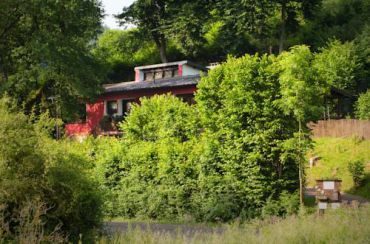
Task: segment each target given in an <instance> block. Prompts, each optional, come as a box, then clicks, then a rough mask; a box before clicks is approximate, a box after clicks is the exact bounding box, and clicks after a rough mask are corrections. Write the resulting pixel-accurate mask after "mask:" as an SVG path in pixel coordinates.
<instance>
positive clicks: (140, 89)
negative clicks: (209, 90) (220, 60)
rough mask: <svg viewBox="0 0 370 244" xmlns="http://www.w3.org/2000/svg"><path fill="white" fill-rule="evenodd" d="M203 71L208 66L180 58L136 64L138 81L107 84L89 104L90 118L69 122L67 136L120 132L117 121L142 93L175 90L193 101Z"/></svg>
mask: <svg viewBox="0 0 370 244" xmlns="http://www.w3.org/2000/svg"><path fill="white" fill-rule="evenodd" d="M201 72H207V68H205V67H202V66H199V65H197V64H194V63H192V62H190V61H186V60H185V61H179V62H171V63H163V64H155V65H148V66H141V67H136V68H135V81H131V82H121V83H117V84H107V85H104V93H103V94H101V96H100V97H99V99H98V100H97V101H96V102H95V103H92V104H87V105H86V122H84V123H74V124H67V125H66V126H65V131H66V134H67V136H79V137H80V136H86V135H89V134H94V135H117V134H119V132H118V130H117V128H116V127H115V125H114V124H115V123H114V121H115V120H116V119H118V118H120V119H122V117H124V116H125V115H126V114H127V112H129V110H130V106H131V104H132V103H138V102H139V99H140V98H141V97H150V96H153V95H155V94H164V93H172V94H173V95H175V96H178V97H181V98H182V99H184V101H187V102H192V101H193V97H194V92H195V90H196V86H197V84H198V82H199V80H200V74H201Z"/></svg>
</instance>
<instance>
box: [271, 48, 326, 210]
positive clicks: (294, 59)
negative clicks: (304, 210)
mask: <svg viewBox="0 0 370 244" xmlns="http://www.w3.org/2000/svg"><path fill="white" fill-rule="evenodd" d="M278 59H279V61H278V67H279V69H280V74H279V82H280V89H281V100H280V101H279V104H280V107H281V109H282V111H283V112H284V113H285V114H290V115H292V116H293V117H294V118H295V119H296V120H297V121H298V128H297V129H296V130H297V131H298V151H297V160H298V165H299V183H300V203H301V205H303V187H304V163H303V162H304V155H305V149H307V147H306V145H307V143H305V142H304V140H307V139H306V138H309V137H306V136H304V133H307V132H308V128H307V123H308V122H311V121H316V120H317V119H319V118H320V115H321V111H322V106H323V98H324V95H325V94H326V93H327V92H328V89H329V87H328V84H327V83H326V81H325V78H324V79H317V72H316V70H315V69H314V68H313V65H312V63H313V61H314V55H313V54H312V53H311V51H310V49H309V48H308V47H307V46H296V47H293V48H292V49H291V51H290V52H284V53H282V54H281V55H280V56H279V58H278Z"/></svg>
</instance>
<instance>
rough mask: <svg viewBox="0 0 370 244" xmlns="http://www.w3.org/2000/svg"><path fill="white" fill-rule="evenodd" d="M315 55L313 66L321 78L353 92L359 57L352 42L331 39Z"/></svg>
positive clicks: (332, 84)
mask: <svg viewBox="0 0 370 244" xmlns="http://www.w3.org/2000/svg"><path fill="white" fill-rule="evenodd" d="M320 51H321V52H320V53H318V54H316V55H315V61H314V65H313V66H314V68H315V69H316V70H317V73H318V75H319V76H320V78H321V79H322V80H325V81H326V82H327V83H328V84H329V85H331V86H334V87H336V88H339V89H344V90H347V91H351V92H354V91H355V89H356V78H357V79H358V77H356V72H357V70H358V69H359V67H360V65H361V64H360V60H359V57H358V56H357V55H356V49H355V46H354V44H353V43H352V42H346V43H344V44H342V43H340V42H339V41H332V42H330V43H329V44H328V46H327V47H325V48H322V49H320Z"/></svg>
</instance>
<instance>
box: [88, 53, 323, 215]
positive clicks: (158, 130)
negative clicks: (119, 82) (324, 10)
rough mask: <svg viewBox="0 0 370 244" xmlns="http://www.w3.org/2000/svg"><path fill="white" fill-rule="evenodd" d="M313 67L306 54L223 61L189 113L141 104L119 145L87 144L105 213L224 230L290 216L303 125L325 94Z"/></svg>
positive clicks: (157, 103) (153, 101) (155, 101)
mask: <svg viewBox="0 0 370 244" xmlns="http://www.w3.org/2000/svg"><path fill="white" fill-rule="evenodd" d="M314 60H315V55H314V54H312V53H311V52H310V50H309V49H308V47H306V46H301V47H296V48H294V49H292V51H291V52H287V53H284V54H282V55H281V56H279V57H275V56H273V55H270V56H267V55H263V56H258V55H255V56H249V55H246V56H244V57H242V58H238V59H236V58H229V60H228V61H227V62H226V63H225V64H223V65H221V66H220V67H217V68H216V69H214V70H212V71H211V72H210V73H209V74H208V75H207V76H206V77H203V78H202V80H201V82H200V84H199V85H198V91H197V93H196V97H195V99H196V102H197V103H196V105H192V106H190V105H187V104H186V103H183V102H182V101H181V100H180V99H178V98H175V97H173V96H171V95H164V96H163V95H162V96H154V97H152V98H150V99H148V98H143V99H142V100H141V103H140V106H139V105H135V106H134V107H133V108H132V110H131V112H130V114H129V115H128V116H127V117H126V119H125V121H124V122H123V123H122V124H121V129H122V130H123V131H124V132H125V133H124V136H123V138H122V139H112V140H109V139H98V140H97V141H96V151H95V158H96V162H97V164H96V165H97V167H96V172H97V174H98V175H99V179H100V181H101V183H102V185H103V186H104V189H105V191H106V192H108V199H107V200H106V206H107V213H108V214H109V215H113V216H117V215H120V216H125V217H146V218H154V219H169V218H171V219H173V218H180V219H181V218H187V217H191V218H194V219H196V220H198V221H218V220H221V221H228V220H232V219H235V218H237V217H240V218H242V219H247V218H251V217H255V216H259V215H261V214H264V215H269V214H278V215H279V214H280V215H282V214H286V213H292V212H294V210H296V209H297V208H296V207H297V204H296V203H297V198H296V197H291V196H292V194H293V195H294V194H296V193H295V191H296V190H297V188H298V172H299V171H298V168H299V160H301V159H302V157H303V155H304V153H305V150H306V149H307V146H309V142H310V141H309V140H307V137H306V136H305V135H306V133H307V132H308V130H307V127H306V122H307V121H311V120H315V119H317V118H318V116H317V115H318V114H319V113H320V111H321V109H320V106H321V104H322V102H321V100H322V98H323V95H324V94H325V87H327V85H326V84H325V82H323V79H320V76H318V75H317V70H316V69H315V66H314V64H313V63H314ZM292 62H293V63H295V66H294V65H289V63H292ZM287 67H288V68H287ZM291 67H295V68H291ZM320 86H321V87H322V88H321V87H320ZM296 91H298V92H299V96H297V94H296ZM299 121H300V122H301V128H299ZM299 129H300V130H299ZM298 131H300V133H301V137H298V136H297V132H298ZM299 141H300V143H299ZM301 170H302V171H304V169H301ZM302 177H303V175H302ZM283 192H284V194H282V193H283Z"/></svg>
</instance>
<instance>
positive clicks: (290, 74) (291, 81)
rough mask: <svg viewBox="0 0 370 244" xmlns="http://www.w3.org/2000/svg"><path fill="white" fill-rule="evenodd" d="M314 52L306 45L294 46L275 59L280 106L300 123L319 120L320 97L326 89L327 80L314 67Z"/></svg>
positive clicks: (321, 103)
mask: <svg viewBox="0 0 370 244" xmlns="http://www.w3.org/2000/svg"><path fill="white" fill-rule="evenodd" d="M313 61H314V55H313V53H311V51H310V49H309V48H308V47H307V46H296V47H293V48H292V49H291V51H290V52H284V53H282V54H281V55H280V56H279V58H278V63H277V65H278V69H279V71H280V74H279V82H280V85H281V88H280V89H281V95H282V99H281V100H280V101H279V103H280V106H281V108H282V109H283V111H284V112H285V113H287V114H289V113H293V114H294V116H295V117H296V118H297V119H298V120H300V121H301V122H302V123H307V122H309V121H312V120H316V119H318V118H319V117H318V116H320V115H321V111H322V110H321V108H322V106H323V96H324V94H326V93H327V92H328V90H329V86H328V84H327V82H326V81H325V80H324V79H323V78H321V77H318V74H317V72H316V70H315V69H314V67H313Z"/></svg>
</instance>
